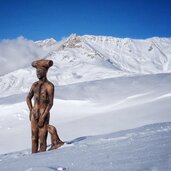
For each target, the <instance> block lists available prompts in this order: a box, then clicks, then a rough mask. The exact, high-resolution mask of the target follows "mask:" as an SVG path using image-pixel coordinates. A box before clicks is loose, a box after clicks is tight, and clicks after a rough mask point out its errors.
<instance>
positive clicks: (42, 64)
mask: <svg viewBox="0 0 171 171" xmlns="http://www.w3.org/2000/svg"><path fill="white" fill-rule="evenodd" d="M52 65H53V61H52V60H45V59H41V60H37V61H34V62H32V66H33V67H35V68H36V74H37V78H38V79H42V78H44V77H46V74H47V71H48V69H49V68H50V67H51V66H52Z"/></svg>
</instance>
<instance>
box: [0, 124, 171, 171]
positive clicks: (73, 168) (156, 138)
mask: <svg viewBox="0 0 171 171" xmlns="http://www.w3.org/2000/svg"><path fill="white" fill-rule="evenodd" d="M170 141H171V123H170V122H169V123H162V124H153V125H149V126H144V127H140V128H137V129H132V130H126V131H122V132H117V133H112V134H106V135H100V136H92V137H79V138H77V139H74V140H72V141H70V142H67V144H65V145H64V147H61V148H60V149H58V150H54V151H51V152H46V153H39V154H35V155H30V150H24V151H20V152H15V153H10V154H3V155H0V170H1V171H11V170H17V171H55V170H56V171H62V170H65V171H137V170H140V171H170V168H171V143H170Z"/></svg>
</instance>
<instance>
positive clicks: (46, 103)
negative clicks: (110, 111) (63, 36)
mask: <svg viewBox="0 0 171 171" xmlns="http://www.w3.org/2000/svg"><path fill="white" fill-rule="evenodd" d="M52 65H53V61H52V60H43V59H42V60H38V61H34V62H32V66H33V67H35V68H36V74H37V77H38V79H39V80H38V81H37V82H35V83H33V85H32V87H31V89H30V92H29V94H28V96H27V105H28V108H29V111H30V114H29V119H30V121H31V134H32V153H37V152H38V151H40V152H43V151H46V148H47V142H46V141H47V134H48V132H49V133H50V134H51V141H52V142H51V143H52V145H51V148H50V149H56V148H58V147H60V146H61V145H63V144H64V143H63V142H62V141H61V140H60V139H59V137H58V135H57V131H56V128H55V127H54V126H52V125H49V119H50V109H51V108H52V106H53V99H54V85H53V84H52V83H51V82H50V81H48V79H47V77H46V75H47V71H48V69H49V68H50V67H51V66H52ZM33 97H34V105H32V101H31V100H32V98H33ZM38 149H39V150H38Z"/></svg>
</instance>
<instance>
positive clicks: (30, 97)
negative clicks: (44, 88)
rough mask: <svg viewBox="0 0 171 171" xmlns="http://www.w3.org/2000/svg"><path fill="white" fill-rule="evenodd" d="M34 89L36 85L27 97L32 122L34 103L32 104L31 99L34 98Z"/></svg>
mask: <svg viewBox="0 0 171 171" xmlns="http://www.w3.org/2000/svg"><path fill="white" fill-rule="evenodd" d="M33 89H34V85H32V87H31V89H30V91H29V93H28V95H27V98H26V102H27V106H28V108H29V111H30V115H29V118H30V120H31V114H32V109H33V106H32V102H31V99H32V98H33V96H34V91H33Z"/></svg>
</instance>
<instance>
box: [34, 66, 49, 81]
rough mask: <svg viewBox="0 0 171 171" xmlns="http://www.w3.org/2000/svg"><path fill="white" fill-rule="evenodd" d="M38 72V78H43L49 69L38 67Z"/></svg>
mask: <svg viewBox="0 0 171 171" xmlns="http://www.w3.org/2000/svg"><path fill="white" fill-rule="evenodd" d="M36 74H37V78H38V79H42V78H44V77H46V74H47V70H45V69H42V68H38V69H37V70H36Z"/></svg>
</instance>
